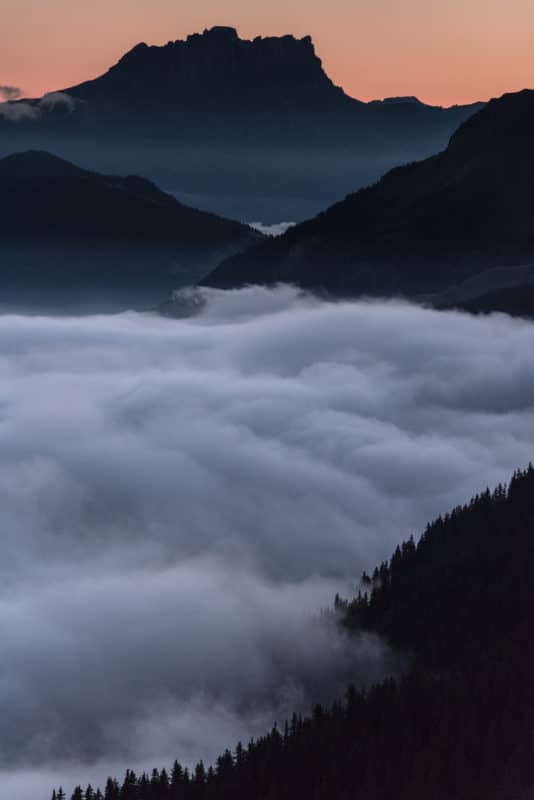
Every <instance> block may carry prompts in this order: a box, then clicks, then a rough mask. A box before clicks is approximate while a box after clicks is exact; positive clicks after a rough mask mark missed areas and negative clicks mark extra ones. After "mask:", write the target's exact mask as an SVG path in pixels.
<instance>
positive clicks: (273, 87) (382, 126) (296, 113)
mask: <svg viewBox="0 0 534 800" xmlns="http://www.w3.org/2000/svg"><path fill="white" fill-rule="evenodd" d="M480 107H481V104H473V105H468V106H454V107H452V108H441V107H438V106H429V105H426V104H424V103H422V102H420V101H419V100H417V99H416V98H413V97H403V98H386V100H383V101H376V102H371V103H364V102H361V101H359V100H356V99H354V98H353V97H349V96H348V95H347V94H346V93H345V92H344V91H343V89H341V88H340V87H339V86H336V85H335V84H334V82H333V81H332V80H331V78H330V77H329V76H328V75H327V74H326V72H325V70H324V69H323V65H322V63H321V60H320V58H319V56H318V55H317V53H316V51H315V47H314V44H313V42H312V40H311V38H310V37H309V36H304V37H303V38H296V37H294V36H291V35H287V36H269V37H261V36H258V37H256V38H255V39H250V40H249V39H242V38H240V37H239V35H238V33H237V31H236V30H235V29H234V28H231V27H215V28H210V29H207V30H205V31H203V32H202V33H195V34H192V35H191V36H188V37H187V38H186V39H184V40H176V41H170V42H168V43H167V44H166V45H163V46H150V45H148V44H146V43H144V42H141V43H139V44H137V45H136V46H135V47H133V48H132V49H131V50H130V51H129V52H127V53H126V54H124V55H123V56H122V58H120V59H119V61H118V62H117V63H116V64H115V65H113V66H112V67H111V68H110V69H109V70H107V71H106V72H105V73H104V74H102V75H100V76H99V77H97V78H95V79H93V80H88V81H85V82H83V83H81V84H78V85H76V86H70V87H66V88H63V89H62V90H60V91H57V92H52V93H51V94H50V95H47V96H46V97H45V98H43V99H42V100H20V101H15V102H12V103H7V104H6V103H4V104H0V155H1V154H2V153H3V154H5V155H7V154H8V153H9V152H11V151H13V150H20V149H41V150H43V149H44V150H49V151H53V152H56V153H58V154H60V155H62V156H64V157H65V158H67V159H68V160H70V161H77V162H79V163H83V164H85V165H87V166H88V167H91V168H92V169H95V170H98V171H100V172H114V171H115V172H120V173H123V174H124V173H126V172H135V173H138V172H141V173H143V174H145V175H147V176H148V177H150V178H152V179H153V180H156V181H157V183H158V184H160V185H164V186H166V187H168V188H170V189H172V190H173V191H176V193H177V195H178V196H179V197H180V198H181V199H183V200H184V201H185V202H188V200H189V198H191V197H193V198H194V199H193V201H192V202H193V204H195V205H197V206H199V207H202V208H205V209H208V210H216V211H217V212H218V213H223V214H224V215H225V216H233V217H236V218H239V219H242V220H248V221H252V220H261V221H262V222H264V223H271V224H272V223H278V222H280V221H281V220H282V219H286V220H292V221H299V220H303V219H305V218H306V217H309V216H310V215H312V214H314V213H317V212H318V211H319V210H320V209H321V208H325V207H326V206H328V205H330V204H331V203H332V202H334V201H335V200H337V199H338V198H339V197H342V196H344V195H345V194H346V193H347V192H348V191H350V190H353V189H354V188H358V187H359V186H361V185H364V184H365V183H368V182H369V181H372V180H376V179H377V178H378V177H379V176H380V175H381V174H383V173H384V172H385V171H386V170H387V169H389V168H391V167H392V166H394V165H395V164H399V163H402V162H406V161H410V160H413V159H414V158H422V157H425V156H428V155H430V154H431V153H433V152H436V151H438V150H440V149H442V148H443V147H444V146H445V145H446V143H447V141H448V139H449V137H450V136H451V134H452V133H453V132H454V130H455V129H456V128H457V127H458V125H460V123H462V122H463V121H464V120H465V119H466V118H467V117H469V116H470V115H471V114H472V113H474V111H476V110H477V109H478V108H480Z"/></svg>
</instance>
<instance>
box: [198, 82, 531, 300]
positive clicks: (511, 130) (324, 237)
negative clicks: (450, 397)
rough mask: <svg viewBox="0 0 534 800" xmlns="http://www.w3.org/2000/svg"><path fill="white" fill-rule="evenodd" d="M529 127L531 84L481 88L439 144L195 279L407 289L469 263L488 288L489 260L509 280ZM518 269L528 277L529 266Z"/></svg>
mask: <svg viewBox="0 0 534 800" xmlns="http://www.w3.org/2000/svg"><path fill="white" fill-rule="evenodd" d="M533 136H534V92H532V91H527V90H525V91H523V92H519V93H516V94H509V95H505V96H503V97H502V98H500V99H498V100H493V101H491V102H490V103H489V104H488V105H487V106H486V107H485V108H484V109H482V110H481V111H479V112H478V113H477V114H476V115H475V116H473V117H472V118H471V119H469V120H468V121H466V122H465V123H464V124H463V125H462V126H461V127H460V128H459V130H458V131H457V132H456V133H455V134H454V135H453V137H452V138H451V140H450V143H449V145H448V147H447V149H446V150H445V151H444V152H442V153H439V154H438V155H436V156H433V157H431V158H429V159H427V160H425V161H422V162H419V163H413V164H410V165H407V166H403V167H399V168H397V169H394V170H392V171H391V172H389V173H388V174H386V175H385V176H384V177H383V178H382V179H381V180H380V181H379V182H378V183H377V184H375V185H374V186H371V187H369V188H366V189H362V190H360V191H358V192H356V193H354V194H351V195H349V196H348V197H346V198H345V199H344V200H343V201H342V202H340V203H337V204H336V205H334V206H332V207H331V208H329V209H328V210H327V211H325V212H324V213H322V214H319V215H318V216H317V217H316V218H314V219H312V220H310V221H308V222H305V223H303V224H301V225H298V226H296V227H294V228H291V229H290V230H289V231H288V232H287V233H286V234H285V235H284V236H282V237H280V238H279V239H277V240H268V241H265V242H264V243H261V244H260V245H258V246H257V247H255V248H253V249H252V250H250V251H248V252H247V253H245V254H243V255H238V256H236V257H233V258H230V259H229V260H227V261H225V262H224V263H222V264H221V265H220V266H219V267H218V268H217V269H216V270H215V271H214V272H213V273H212V274H211V275H210V276H209V277H208V279H207V281H205V282H206V283H207V284H209V285H211V286H218V287H233V286H241V285H243V284H247V283H264V284H274V283H277V282H279V281H285V282H290V283H295V284H298V285H299V286H302V287H306V288H310V289H314V290H325V291H327V292H330V293H333V294H337V295H361V294H370V295H405V296H412V297H413V296H414V295H424V294H429V293H430V294H432V293H439V292H441V291H444V290H445V289H447V288H448V287H450V286H451V285H460V286H462V283H463V282H464V281H466V280H468V279H469V278H472V276H475V275H476V276H478V279H477V283H478V294H484V293H485V292H486V287H485V282H484V275H485V274H486V273H487V274H488V275H489V276H490V277H491V278H492V282H491V284H490V285H489V287H488V290H491V291H494V290H495V289H498V288H499V283H498V282H497V283H495V274H496V273H495V270H496V268H498V267H500V268H501V270H500V272H499V273H498V274H499V275H500V276H501V279H502V281H503V283H502V285H506V286H508V287H509V288H512V286H513V285H515V284H517V282H518V281H517V279H516V275H517V269H516V268H517V267H518V265H532V264H534V227H533V220H534V199H533V195H532V189H531V187H532V182H533V180H534V151H533V149H532V144H531V142H532V137H533ZM512 267H513V268H514V270H515V272H513V273H512V272H510V271H507V269H505V268H512ZM490 271H491V272H490ZM512 274H513V276H514V281H513V282H512V284H510V283H509V281H508V280H507V276H508V275H512ZM525 277H526V278H528V281H529V282H533V283H534V275H532V272H531V271H530V270H526V271H525ZM519 283H521V281H519ZM460 294H461V293H460ZM471 294H472V293H471ZM438 299H439V298H438ZM459 304H460V305H461V297H460V298H459Z"/></svg>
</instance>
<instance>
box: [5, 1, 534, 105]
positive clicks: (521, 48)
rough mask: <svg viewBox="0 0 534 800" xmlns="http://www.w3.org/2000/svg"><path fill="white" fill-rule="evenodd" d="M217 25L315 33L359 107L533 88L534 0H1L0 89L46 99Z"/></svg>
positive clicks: (247, 32)
mask: <svg viewBox="0 0 534 800" xmlns="http://www.w3.org/2000/svg"><path fill="white" fill-rule="evenodd" d="M217 24H225V25H233V26H234V27H237V28H238V30H239V33H240V34H241V36H243V37H246V38H250V37H253V36H256V35H259V34H260V35H274V34H282V33H293V34H295V35H297V36H301V35H304V34H307V33H309V34H311V35H312V36H313V39H314V41H315V43H316V48H317V52H318V54H319V55H320V57H321V58H322V59H323V63H324V66H325V68H326V70H327V71H328V73H329V74H330V76H331V77H332V78H333V79H334V81H335V82H336V83H338V84H340V85H341V86H343V87H344V89H345V90H346V91H347V92H348V93H349V94H351V95H353V96H355V97H358V98H361V99H371V98H374V97H384V96H388V95H399V94H417V95H418V96H419V97H421V98H422V99H424V100H426V101H428V102H435V103H443V104H451V103H454V102H466V101H471V100H477V99H486V98H488V97H491V96H495V95H498V94H502V93H503V92H505V91H510V90H517V89H521V88H524V87H525V86H530V87H532V86H534V48H533V47H532V34H533V31H534V2H533V1H532V0H507V2H504V1H503V0H404V2H401V1H400V0H269V2H264V3H257V2H252V0H195V2H187V3H185V2H180V0H90V2H81V0H0V84H12V85H16V86H20V87H22V88H23V89H24V90H25V91H26V93H27V94H28V95H37V94H42V93H43V92H45V91H49V90H52V89H58V88H61V87H64V86H68V85H72V84H73V83H76V82H78V81H81V80H84V79H87V78H91V77H95V76H96V75H97V74H99V73H101V72H103V71H104V70H105V69H107V68H108V67H109V66H110V65H111V64H112V63H114V62H115V61H117V59H118V58H119V57H120V56H121V55H122V54H123V53H124V52H125V51H126V50H127V49H129V48H130V47H131V46H133V45H134V44H136V43H137V42H139V41H146V42H148V43H150V44H163V43H165V42H166V41H168V40H170V39H178V38H183V37H184V36H186V35H187V34H188V33H192V32H195V31H200V30H202V29H203V28H205V27H210V26H212V25H217Z"/></svg>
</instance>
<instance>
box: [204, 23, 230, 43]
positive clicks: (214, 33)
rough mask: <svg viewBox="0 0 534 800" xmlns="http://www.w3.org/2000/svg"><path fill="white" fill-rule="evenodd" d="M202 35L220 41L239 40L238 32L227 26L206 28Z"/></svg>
mask: <svg viewBox="0 0 534 800" xmlns="http://www.w3.org/2000/svg"><path fill="white" fill-rule="evenodd" d="M202 35H203V36H204V37H207V38H211V39H219V40H220V41H235V40H236V39H239V35H238V33H237V30H236V29H235V28H232V27H229V26H227V25H214V26H213V27H212V28H204V32H203V34H202Z"/></svg>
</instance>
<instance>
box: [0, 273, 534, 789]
mask: <svg viewBox="0 0 534 800" xmlns="http://www.w3.org/2000/svg"><path fill="white" fill-rule="evenodd" d="M205 298H206V301H207V302H206V304H205V306H204V307H203V309H202V311H201V313H200V314H199V315H198V316H196V317H194V318H191V319H186V320H167V319H162V318H159V317H157V316H155V315H141V314H134V313H128V314H122V315H117V316H105V317H104V316H102V317H85V318H43V317H25V316H1V317H0V386H1V387H2V389H1V393H0V466H1V469H0V516H1V520H2V545H1V548H2V549H1V556H2V557H1V559H0V578H1V581H0V587H1V588H0V627H1V630H2V651H1V653H0V675H1V680H0V703H1V705H2V709H3V713H2V716H1V719H0V773H1V774H0V782H1V783H2V785H3V786H9V787H12V792H13V793H14V794H15V795H16V796H17V798H20V799H21V800H33V799H34V798H38V797H39V798H40V797H42V796H43V789H42V786H43V784H42V780H45V779H46V780H48V777H50V784H57V783H58V782H59V781H63V782H64V783H66V784H67V785H68V784H69V781H70V780H71V778H72V779H73V780H76V781H78V780H84V779H89V778H90V779H91V780H92V781H93V782H98V780H101V779H102V778H103V777H104V776H105V775H106V774H107V772H108V771H110V770H112V771H114V772H117V771H118V772H121V771H122V769H123V768H124V767H125V766H126V765H128V766H132V765H133V766H136V765H140V766H143V767H145V768H148V767H151V766H153V765H158V764H159V765H162V764H163V763H168V762H169V761H170V760H171V759H172V758H174V757H178V758H180V759H182V760H183V761H184V762H188V761H191V760H194V759H197V758H199V757H202V758H204V759H205V760H207V761H209V760H211V759H212V758H213V757H214V756H215V755H216V754H217V753H218V752H219V751H220V750H222V749H223V748H224V747H226V746H230V747H231V746H232V744H233V743H234V742H235V741H236V740H237V739H238V738H244V739H245V740H246V739H247V738H248V737H249V736H250V735H257V734H258V733H260V732H262V731H263V730H265V729H267V728H269V727H270V725H271V724H272V723H273V721H274V719H278V721H279V722H282V721H283V718H284V716H285V715H286V714H287V713H289V712H290V711H291V710H292V709H293V708H297V709H302V710H306V709H307V707H308V705H309V703H311V702H312V701H313V700H315V699H324V700H328V699H330V698H331V697H333V696H334V695H335V694H337V693H338V692H340V691H341V690H342V687H343V686H344V684H345V683H346V682H347V681H348V680H356V681H361V682H365V681H369V680H375V679H377V678H379V677H380V676H381V675H382V674H383V673H384V671H385V670H388V669H391V668H392V666H394V659H392V656H391V654H390V653H388V651H387V649H386V648H385V647H384V645H383V644H382V643H380V642H379V641H377V640H375V639H372V638H365V639H362V640H360V641H348V640H347V639H346V638H344V637H342V636H340V635H339V633H338V632H336V630H335V626H334V625H333V624H332V621H331V620H330V619H329V618H328V617H326V618H321V617H320V616H319V612H320V610H321V609H322V608H324V607H326V606H329V605H331V602H332V598H333V595H334V593H335V592H336V591H340V592H346V591H348V589H347V586H348V584H349V583H354V581H355V580H357V578H358V576H359V575H360V573H361V571H362V570H363V569H370V568H372V567H373V566H374V565H375V563H376V562H378V561H380V560H381V559H383V558H385V557H387V556H388V555H389V554H390V552H391V550H392V548H393V547H394V546H395V544H396V543H397V542H398V541H400V540H401V539H402V538H404V537H406V536H408V535H409V534H411V533H416V534H417V533H418V532H419V531H421V529H422V528H423V526H424V524H425V523H426V522H427V521H428V520H429V519H431V518H432V517H434V516H435V515H437V514H438V513H442V512H444V511H446V510H447V509H449V508H451V507H452V506H454V505H455V504H457V503H459V502H462V501H464V500H466V499H468V498H469V497H470V496H471V494H473V493H474V492H476V491H478V490H480V489H482V488H484V487H485V486H486V485H490V486H492V485H494V484H496V483H498V482H499V481H502V480H506V478H507V477H509V474H510V473H511V471H512V470H513V469H514V468H516V467H518V466H520V465H524V464H526V463H527V462H528V461H529V460H530V459H531V458H532V453H533V450H534V448H533V444H534V374H533V373H532V369H531V360H532V351H533V347H534V326H532V325H531V324H530V323H527V322H523V321H520V320H511V319H509V318H506V317H501V316H492V317H487V318H480V319H476V318H473V317H469V316H466V315H462V314H456V313H438V312H434V311H430V310H425V309H421V308H417V307H413V306H409V305H405V304H399V303H368V304H367V303H338V304H326V303H321V302H318V301H316V300H312V299H310V298H307V297H306V296H303V295H301V294H299V293H298V292H297V291H296V290H294V289H292V288H290V287H281V288H279V289H277V290H275V291H269V290H265V289H260V288H249V289H244V290H241V291H236V292H226V293H223V292H217V291H213V290H212V291H209V290H208V291H206V293H205ZM97 779H98V780H97ZM45 794H46V792H45Z"/></svg>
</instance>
